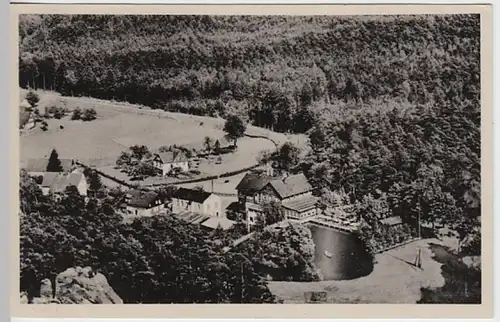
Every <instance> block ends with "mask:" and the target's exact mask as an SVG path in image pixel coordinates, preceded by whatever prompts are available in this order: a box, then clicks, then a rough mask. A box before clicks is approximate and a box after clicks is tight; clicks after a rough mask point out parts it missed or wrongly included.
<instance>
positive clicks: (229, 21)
mask: <svg viewBox="0 0 500 322" xmlns="http://www.w3.org/2000/svg"><path fill="white" fill-rule="evenodd" d="M19 33H20V44H19V46H20V48H19V50H20V56H19V82H20V85H21V86H22V87H32V88H37V89H39V88H43V89H53V90H56V91H58V92H61V93H63V94H66V95H74V96H79V95H83V96H93V97H98V98H104V99H115V100H123V101H128V102H132V103H140V104H144V105H148V106H151V107H154V108H160V109H165V110H170V111H180V112H185V113H192V114H199V115H218V116H222V117H224V116H226V115H228V114H234V113H239V114H241V115H244V116H246V118H247V119H248V120H250V121H251V122H252V123H254V124H256V125H259V126H264V127H272V128H273V129H275V130H277V131H293V132H304V131H305V130H307V129H309V128H310V127H311V126H312V123H313V122H314V121H313V120H314V119H315V118H316V117H318V116H321V115H318V113H317V112H318V111H317V108H316V107H315V104H314V103H315V102H320V103H323V102H325V101H326V102H332V101H337V100H341V101H346V100H353V101H356V102H358V103H360V104H363V103H368V102H369V101H370V100H371V99H373V98H379V99H380V98H387V99H396V100H405V101H409V102H411V103H413V104H420V103H426V102H428V101H429V99H430V97H432V96H434V95H438V96H444V97H453V96H455V97H464V98H472V97H474V95H478V94H479V93H478V88H477V87H475V86H472V84H477V83H478V82H479V64H478V62H479V51H478V46H479V16H478V15H448V16H396V17H384V18H381V17H363V18H353V17H330V16H315V17H300V16H298V17H292V16H262V17H255V16H218V17H213V16H160V15H152V16H105V15H103V16H91V15H66V16H62V15H43V16H37V15H27V16H22V17H21V19H20V26H19Z"/></svg>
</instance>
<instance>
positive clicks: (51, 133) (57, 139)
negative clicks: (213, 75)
mask: <svg viewBox="0 0 500 322" xmlns="http://www.w3.org/2000/svg"><path fill="white" fill-rule="evenodd" d="M26 93H27V91H26V90H23V89H21V94H20V98H21V99H22V98H24V97H25V95H26ZM39 95H40V102H39V104H38V108H39V110H40V112H41V113H42V114H43V112H44V109H45V108H46V107H50V106H53V105H55V106H64V107H66V108H67V109H68V110H69V111H72V110H74V109H75V108H77V107H79V108H81V109H82V110H83V109H86V108H94V109H95V110H96V111H97V115H98V118H97V119H96V120H94V121H92V122H83V121H72V120H71V119H70V115H68V116H66V117H65V118H63V119H60V120H57V119H49V120H47V123H48V125H49V126H48V127H49V129H48V131H45V132H43V131H42V130H40V129H38V128H37V129H35V130H34V131H32V132H30V133H29V134H26V135H22V136H21V138H20V160H21V166H22V165H23V163H24V162H25V161H26V160H27V159H29V158H37V157H44V156H48V154H49V153H50V151H51V150H52V149H53V148H55V149H56V150H57V151H58V153H59V156H60V157H61V158H74V159H78V160H80V161H81V162H84V163H88V164H93V165H96V166H97V167H98V168H100V169H101V170H102V171H106V172H108V171H109V172H111V173H110V174H112V175H115V174H116V175H117V176H118V177H120V176H122V177H123V176H124V175H123V174H120V173H119V171H116V170H114V169H112V165H114V163H115V161H116V158H117V157H118V155H119V154H120V153H121V151H123V150H125V149H126V148H127V147H129V146H131V145H134V144H139V145H142V144H144V145H146V146H148V147H149V148H150V149H157V148H159V147H160V146H164V145H172V144H177V145H201V144H202V142H203V139H204V138H205V137H206V136H208V137H211V138H212V139H213V140H215V139H218V138H221V137H223V136H224V132H223V131H222V128H223V125H224V120H223V119H216V118H210V117H203V116H194V115H186V114H181V113H170V112H164V111H158V110H151V109H149V108H147V107H144V106H138V105H132V104H126V103H117V102H110V101H104V100H98V99H92V98H82V97H79V98H76V97H61V96H60V95H58V94H56V93H52V92H39ZM247 132H248V133H249V134H253V135H264V136H268V137H270V138H272V139H273V140H274V141H276V142H278V143H284V142H285V141H287V140H289V139H293V140H295V142H299V143H301V144H304V139H303V138H302V137H300V136H287V135H284V134H279V133H274V132H272V131H269V130H266V129H261V128H257V127H253V126H249V128H248V131H247ZM298 140H301V141H298ZM238 146H239V149H238V151H237V152H236V153H233V154H231V155H227V156H223V157H222V159H223V162H222V163H221V164H216V163H215V162H201V163H200V167H199V170H200V171H201V172H202V173H203V174H219V173H223V172H227V171H234V170H237V169H241V168H244V167H248V166H251V165H253V164H255V162H256V158H257V156H258V155H259V153H260V151H262V150H271V149H273V148H274V145H273V144H272V143H271V142H270V141H268V140H265V139H252V138H242V139H241V140H239V141H238ZM113 170H114V171H113ZM115 172H116V173H115Z"/></svg>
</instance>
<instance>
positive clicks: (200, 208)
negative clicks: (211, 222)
mask: <svg viewBox="0 0 500 322" xmlns="http://www.w3.org/2000/svg"><path fill="white" fill-rule="evenodd" d="M186 211H188V212H192V213H196V214H201V215H207V216H212V217H224V214H223V213H222V205H221V199H220V197H219V196H217V195H216V194H213V193H210V192H206V191H203V190H197V189H187V188H179V189H177V191H176V192H175V193H174V194H173V196H172V212H173V213H174V214H179V213H182V212H186Z"/></svg>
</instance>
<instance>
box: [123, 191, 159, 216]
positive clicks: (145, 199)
mask: <svg viewBox="0 0 500 322" xmlns="http://www.w3.org/2000/svg"><path fill="white" fill-rule="evenodd" d="M126 202H127V211H128V212H129V213H131V214H133V215H137V216H153V215H157V214H159V213H160V212H161V211H162V210H163V209H164V203H163V201H162V200H161V198H160V196H159V195H158V194H157V193H156V192H154V191H141V190H130V191H127V195H126Z"/></svg>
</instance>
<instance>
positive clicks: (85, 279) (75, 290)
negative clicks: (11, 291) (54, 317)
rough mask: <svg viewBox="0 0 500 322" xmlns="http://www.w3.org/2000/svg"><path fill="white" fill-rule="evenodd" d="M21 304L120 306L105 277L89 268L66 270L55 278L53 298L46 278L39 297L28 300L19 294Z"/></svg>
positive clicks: (118, 298)
mask: <svg viewBox="0 0 500 322" xmlns="http://www.w3.org/2000/svg"><path fill="white" fill-rule="evenodd" d="M20 300H21V304H26V303H32V304H122V303H123V301H122V299H121V298H120V297H119V296H118V295H117V294H116V293H115V291H114V290H113V289H112V288H111V286H109V284H108V281H107V280H106V277H104V275H102V274H100V273H96V272H94V271H93V270H92V268H90V267H85V268H81V267H74V268H68V269H67V270H65V271H64V272H62V273H60V274H59V275H57V277H56V282H55V296H54V289H53V287H52V282H51V281H50V280H49V279H48V278H46V279H44V280H42V282H41V285H40V297H35V298H33V299H32V300H31V301H29V300H28V295H27V294H26V292H21V299H20Z"/></svg>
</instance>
